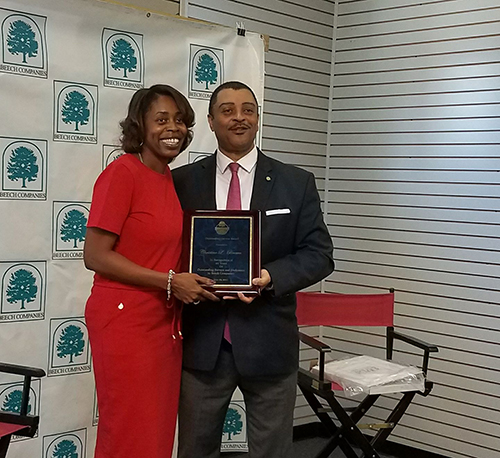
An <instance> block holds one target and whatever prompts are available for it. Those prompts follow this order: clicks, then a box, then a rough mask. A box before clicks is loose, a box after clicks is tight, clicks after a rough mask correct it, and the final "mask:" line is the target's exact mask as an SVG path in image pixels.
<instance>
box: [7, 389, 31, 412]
mask: <svg viewBox="0 0 500 458" xmlns="http://www.w3.org/2000/svg"><path fill="white" fill-rule="evenodd" d="M22 399H23V390H13V391H11V392H10V393H9V394H8V395H7V396H6V397H5V399H4V401H3V404H2V406H1V407H0V410H2V411H4V412H12V413H21V402H22ZM30 413H31V404H29V403H28V414H30Z"/></svg>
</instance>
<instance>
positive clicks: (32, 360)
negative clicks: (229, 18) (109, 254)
mask: <svg viewBox="0 0 500 458" xmlns="http://www.w3.org/2000/svg"><path fill="white" fill-rule="evenodd" d="M0 28H1V30H0V37H1V43H0V101H1V103H0V164H1V173H0V182H1V183H0V186H1V187H0V215H1V217H0V240H1V242H0V243H1V244H0V287H1V290H0V361H4V362H11V363H17V364H26V365H30V366H37V367H43V368H45V369H46V371H47V374H48V376H47V377H45V378H44V379H42V380H35V382H34V383H33V389H32V394H31V397H30V409H31V412H32V413H35V414H38V413H40V415H41V424H40V430H39V433H38V435H37V437H35V438H34V439H23V438H16V439H15V440H14V442H13V443H12V444H11V447H10V449H9V457H10V458H28V457H29V458H37V457H43V458H57V457H62V456H71V457H75V458H85V457H89V458H90V457H92V456H93V449H94V444H95V436H96V425H97V422H98V408H97V404H96V397H95V387H94V380H93V374H92V355H91V350H90V348H89V342H88V333H87V329H86V325H85V320H84V318H83V315H84V306H85V301H86V299H87V297H88V294H89V292H90V287H91V283H92V273H91V272H88V271H86V270H85V268H84V266H83V261H82V249H83V243H84V240H85V231H86V222H87V218H88V213H89V209H90V200H91V193H92V186H93V184H94V181H95V179H96V177H97V176H98V174H99V173H100V172H101V171H102V169H103V168H104V167H105V166H106V165H107V164H109V163H110V162H111V161H112V160H113V159H115V158H116V157H117V156H119V155H120V154H121V151H120V148H119V146H118V138H119V134H120V131H119V125H118V123H119V121H120V120H122V119H123V118H124V117H125V115H126V109H127V105H128V102H129V100H130V98H131V96H132V94H133V91H135V90H137V89H139V88H142V87H149V86H151V85H152V84H156V83H166V84H170V85H172V86H174V87H175V88H177V89H179V90H180V91H181V92H183V93H184V94H185V95H186V96H187V97H188V98H189V100H190V102H191V104H192V105H193V108H194V109H195V111H196V115H197V117H196V119H197V124H196V126H195V136H194V140H193V142H192V144H191V145H190V147H189V151H186V152H184V153H182V155H181V156H180V157H179V158H177V159H176V162H175V165H180V164H184V163H187V162H192V161H194V160H196V158H198V157H199V156H202V155H206V154H210V153H211V152H212V151H214V149H215V146H216V143H215V138H214V136H213V134H212V132H210V129H209V127H208V124H207V121H206V114H207V109H208V98H209V97H210V95H211V93H212V91H213V89H214V88H215V87H217V86H218V85H219V84H220V83H222V82H224V81H229V80H240V81H243V82H245V83H247V84H248V85H250V86H251V87H252V88H253V89H254V90H255V92H256V95H257V98H258V99H259V103H260V104H262V100H263V92H264V84H263V78H264V46H263V41H262V39H261V37H260V36H259V35H257V34H252V33H249V32H247V33H246V35H245V36H240V35H238V34H237V33H236V29H234V30H233V29H229V28H225V27H221V26H215V25H207V24H203V23H198V22H194V21H189V20H183V19H180V18H173V17H166V16H161V15H155V14H149V13H147V12H145V11H138V10H135V9H131V8H125V7H122V6H119V5H114V4H110V3H106V2H100V1H96V0H44V1H43V2H40V1H36V0H0ZM19 391H20V384H19V381H17V382H16V381H15V380H14V379H12V378H11V377H10V376H4V377H2V378H0V409H3V410H14V409H16V408H17V405H18V404H17V402H18V395H19ZM137 407H138V409H139V408H140V399H138V400H137ZM238 414H240V413H238ZM235 418H236V415H235ZM234 423H235V425H236V426H238V427H236V426H235V427H234V428H233V429H231V431H229V430H228V431H226V432H225V433H226V434H225V435H226V436H227V437H226V442H227V441H228V439H230V440H235V441H241V438H240V437H238V434H239V429H240V428H239V423H238V422H234ZM144 433H145V434H147V431H145V432H144ZM229 433H231V434H229Z"/></svg>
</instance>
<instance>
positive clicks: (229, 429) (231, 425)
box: [221, 399, 248, 452]
mask: <svg viewBox="0 0 500 458" xmlns="http://www.w3.org/2000/svg"><path fill="white" fill-rule="evenodd" d="M246 426H247V425H246V412H245V403H244V401H237V400H235V399H233V400H232V401H231V403H230V404H229V407H228V409H227V412H226V417H225V419H224V425H223V429H222V444H221V450H222V451H231V450H234V451H240V452H245V451H248V443H247V427H246Z"/></svg>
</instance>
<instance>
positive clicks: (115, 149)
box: [102, 145, 125, 170]
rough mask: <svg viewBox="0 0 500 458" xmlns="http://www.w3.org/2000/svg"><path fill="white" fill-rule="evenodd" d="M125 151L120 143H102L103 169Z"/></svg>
mask: <svg viewBox="0 0 500 458" xmlns="http://www.w3.org/2000/svg"><path fill="white" fill-rule="evenodd" d="M124 154H125V153H124V152H123V150H122V149H121V147H120V146H118V145H102V169H103V170H104V169H105V168H106V167H107V166H108V165H109V164H111V163H112V162H113V161H114V160H115V159H118V158H119V157H120V156H123V155H124Z"/></svg>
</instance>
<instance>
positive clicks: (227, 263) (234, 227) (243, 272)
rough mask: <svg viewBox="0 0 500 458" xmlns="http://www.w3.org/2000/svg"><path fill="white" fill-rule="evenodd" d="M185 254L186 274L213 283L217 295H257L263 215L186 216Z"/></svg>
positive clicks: (191, 213) (211, 213)
mask: <svg viewBox="0 0 500 458" xmlns="http://www.w3.org/2000/svg"><path fill="white" fill-rule="evenodd" d="M183 254H184V259H183V267H184V269H183V270H184V271H187V272H191V273H197V274H198V275H201V276H203V277H208V278H211V279H212V280H214V281H215V284H214V285H213V287H212V288H210V289H211V290H212V291H213V292H214V293H215V294H218V295H234V294H237V293H238V292H242V293H244V294H247V295H248V294H258V293H259V288H258V287H256V286H254V285H253V284H252V279H253V278H256V277H259V276H260V212H258V211H243V210H223V211H215V210H214V211H202V210H197V211H188V212H186V213H185V217H184V246H183Z"/></svg>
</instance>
